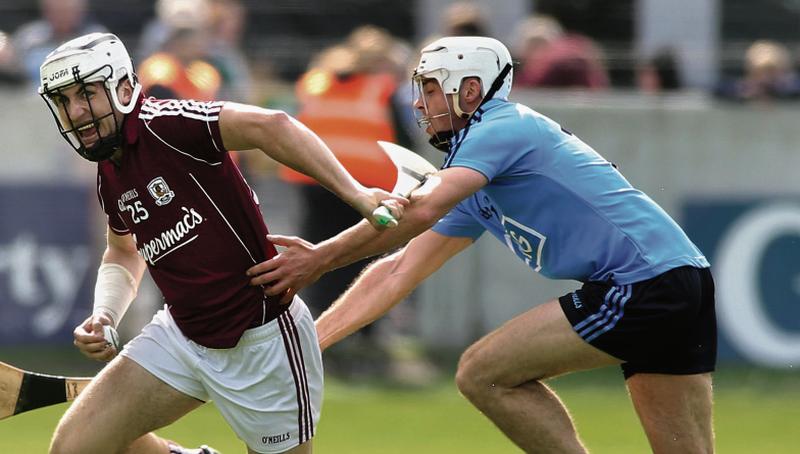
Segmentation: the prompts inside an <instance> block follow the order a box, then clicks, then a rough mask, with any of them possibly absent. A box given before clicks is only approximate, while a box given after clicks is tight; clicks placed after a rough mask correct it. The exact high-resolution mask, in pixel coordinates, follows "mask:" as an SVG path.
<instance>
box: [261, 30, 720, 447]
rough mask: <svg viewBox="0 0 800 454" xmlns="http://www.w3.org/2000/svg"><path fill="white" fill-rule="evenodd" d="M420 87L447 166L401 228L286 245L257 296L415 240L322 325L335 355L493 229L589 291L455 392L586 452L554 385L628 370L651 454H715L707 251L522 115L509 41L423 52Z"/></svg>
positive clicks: (560, 132)
mask: <svg viewBox="0 0 800 454" xmlns="http://www.w3.org/2000/svg"><path fill="white" fill-rule="evenodd" d="M414 81H415V82H416V85H417V87H418V89H419V95H418V98H417V100H416V102H415V107H416V109H417V110H418V112H419V113H420V115H421V122H420V124H421V125H423V126H425V127H426V131H427V133H428V134H429V135H430V136H431V144H433V145H434V146H436V147H437V148H439V149H441V150H443V151H446V152H447V156H446V158H445V160H444V163H443V165H442V168H441V170H440V171H439V172H437V173H436V175H435V176H434V177H433V178H430V179H429V181H428V182H427V183H426V184H425V185H424V186H423V187H422V188H420V189H419V190H418V191H417V192H416V193H415V194H412V197H411V200H412V204H411V205H410V206H409V207H407V208H406V210H405V214H404V215H403V220H402V222H401V223H400V225H399V226H398V227H397V228H395V229H390V230H386V231H383V232H377V231H375V230H374V229H371V228H370V227H369V225H368V224H367V223H366V222H363V223H362V224H359V225H357V226H354V227H353V228H351V229H349V230H347V231H344V232H342V233H341V234H339V235H338V236H336V237H334V238H332V239H330V240H327V241H324V242H322V243H320V244H317V245H312V244H310V243H307V242H305V241H303V240H301V239H298V238H288V237H270V239H271V240H272V241H273V242H275V243H276V244H280V245H283V246H285V247H287V249H286V250H285V251H284V252H283V253H281V254H280V255H279V256H278V257H276V258H273V259H272V260H270V261H267V262H264V263H262V264H260V265H257V266H255V267H253V268H251V269H250V270H249V271H248V273H249V274H251V275H252V276H253V279H252V281H251V283H252V284H254V285H262V284H263V285H267V284H269V283H270V282H272V284H270V287H269V289H268V293H272V294H279V293H280V292H282V291H284V290H286V289H287V288H288V289H290V292H289V294H291V293H292V292H294V291H297V290H298V289H299V288H301V287H303V286H305V285H307V284H308V283H310V282H313V281H314V280H315V279H317V278H318V277H319V276H320V275H321V274H322V273H324V272H326V271H329V270H331V269H335V268H337V267H339V266H343V265H344V264H347V263H350V262H352V261H354V260H356V259H359V258H361V257H364V256H369V255H374V254H378V253H381V252H384V251H387V250H390V249H391V248H393V247H396V246H398V245H401V244H403V243H404V242H405V241H408V240H409V239H411V241H410V242H409V243H408V245H406V246H405V247H404V248H403V249H401V250H400V251H398V252H396V253H394V254H392V255H390V256H388V257H385V258H382V259H380V260H378V261H377V262H375V263H373V264H372V265H371V266H370V267H369V268H368V269H367V271H365V273H364V274H363V275H362V276H361V277H360V278H359V279H358V280H356V282H355V283H354V284H353V285H352V287H351V288H350V289H349V290H348V291H347V292H346V293H345V294H344V295H343V296H342V297H341V298H339V300H337V301H336V302H335V303H334V305H333V306H332V307H331V309H329V310H328V311H327V312H326V313H324V314H323V315H322V316H321V317H320V319H318V320H317V331H318V335H319V339H320V344H321V347H322V348H323V349H325V348H327V347H329V346H330V345H332V344H334V343H335V342H337V341H339V340H341V339H342V338H344V337H345V336H347V335H348V334H350V333H352V332H354V331H355V330H357V329H358V328H359V327H361V326H364V325H365V324H367V323H369V322H371V321H373V320H375V319H376V318H378V317H380V316H381V315H383V314H384V313H386V312H387V311H388V310H389V309H390V308H391V307H392V306H393V305H395V304H396V303H398V302H399V301H401V300H402V299H403V298H404V297H405V296H406V295H408V294H409V293H410V292H411V291H412V290H413V289H414V288H415V287H416V286H417V285H418V284H419V283H420V282H422V281H423V280H424V279H425V278H427V277H428V276H429V275H431V274H432V273H433V272H434V271H436V270H437V269H438V268H440V267H441V266H442V265H443V264H444V263H445V262H446V261H447V260H448V259H450V258H451V257H453V256H454V255H456V254H457V253H458V252H460V251H461V250H463V249H464V248H466V247H468V246H470V245H471V244H472V243H473V242H474V241H475V240H476V239H477V238H478V237H479V236H480V235H481V234H482V233H483V232H484V231H487V230H488V231H489V232H490V233H491V234H492V235H493V236H495V237H497V238H498V239H499V240H500V241H502V242H503V243H505V244H506V245H507V246H508V248H509V249H511V250H512V251H513V252H514V254H516V255H517V256H518V257H519V258H520V259H522V260H523V261H524V263H525V264H526V265H528V266H529V267H531V268H532V269H533V270H534V271H537V272H540V273H541V274H543V275H545V276H547V277H551V278H556V279H575V280H578V281H581V282H582V283H583V285H582V287H581V288H580V289H578V290H576V291H574V292H570V293H569V294H567V295H564V296H562V297H561V298H558V299H554V300H551V301H548V302H546V303H544V304H541V305H538V306H536V307H534V308H533V309H531V310H529V311H528V312H526V313H524V314H522V315H520V316H518V317H516V318H514V319H513V320H511V321H510V322H508V323H506V324H505V325H503V326H502V327H500V328H499V329H497V330H496V331H494V332H492V333H490V334H489V335H487V336H486V337H484V338H482V339H480V340H479V341H477V342H476V343H475V344H473V345H472V346H471V347H470V348H469V349H468V350H467V351H466V352H465V353H464V354H463V356H462V358H461V361H460V363H459V367H458V372H457V375H456V382H457V384H458V387H459V389H460V390H461V392H462V393H463V394H464V395H465V396H466V397H467V398H468V399H469V400H470V401H471V402H472V403H473V404H474V405H475V406H476V407H478V408H479V409H480V410H481V411H482V412H483V413H484V414H485V415H486V416H488V417H489V418H490V419H491V420H492V421H493V422H494V423H495V424H496V425H497V426H498V428H500V430H502V431H503V432H504V433H505V434H506V435H507V436H508V437H509V438H510V439H511V440H512V441H513V442H514V443H516V444H517V445H518V446H519V447H520V448H522V449H523V450H525V451H526V452H553V453H581V452H586V449H585V448H584V446H583V444H582V443H581V441H580V439H579V437H578V435H577V433H576V431H575V427H574V426H573V424H572V421H571V419H570V416H569V414H568V412H567V410H566V408H565V407H564V405H563V404H562V403H561V402H560V401H559V399H558V397H557V396H556V395H555V394H554V393H553V391H552V390H551V389H550V388H548V386H547V385H545V384H544V383H543V380H545V379H548V378H551V377H554V376H557V375H561V374H565V373H569V372H573V371H577V370H584V369H592V368H597V367H601V366H607V365H614V364H619V365H621V367H622V370H623V373H624V376H625V379H626V384H627V387H628V389H629V391H630V395H631V399H632V401H633V403H634V406H635V408H636V412H637V414H638V416H639V418H640V420H641V423H642V426H643V428H644V430H645V432H646V434H647V437H648V440H649V441H650V444H651V447H652V449H653V451H654V452H659V453H690V452H691V453H710V452H712V451H713V447H714V442H713V430H712V391H711V372H712V371H713V370H714V367H715V363H716V319H715V313H714V284H713V279H712V276H711V273H710V271H709V264H708V262H707V261H706V259H705V257H703V254H702V253H701V252H700V251H699V250H698V249H697V247H695V245H694V244H692V242H691V241H690V240H689V239H688V238H687V236H686V234H685V233H684V232H683V231H682V230H681V228H680V227H679V226H678V225H677V224H676V223H675V222H674V221H673V220H672V219H671V218H670V217H669V215H668V214H667V213H665V212H664V210H662V209H661V208H660V207H659V206H658V205H657V204H656V203H655V202H653V201H652V200H651V199H650V198H649V197H647V195H645V194H644V193H642V192H641V191H639V190H637V189H636V188H634V187H632V186H631V185H630V183H628V181H627V180H626V179H625V178H624V177H623V176H622V175H621V174H620V173H619V172H618V171H617V169H616V168H615V167H614V166H613V165H612V164H611V163H609V162H608V161H606V160H605V159H604V158H603V157H602V156H600V155H599V154H598V153H597V152H595V151H594V150H593V149H592V148H591V147H589V146H588V145H587V144H585V143H584V142H582V141H581V140H580V139H578V138H577V137H576V136H575V135H573V134H572V133H571V132H569V131H568V130H567V129H564V128H562V127H561V126H560V125H559V124H558V123H556V122H554V121H553V120H551V119H549V118H547V117H545V116H543V115H541V114H539V113H537V112H536V111H534V110H532V109H530V108H529V107H526V106H523V105H520V104H516V103H512V102H510V101H508V94H509V92H510V90H511V83H512V71H511V58H510V55H509V53H508V50H507V49H506V47H505V46H504V45H503V44H502V43H500V42H499V41H497V40H494V39H491V38H483V37H448V38H442V39H440V40H437V41H435V42H434V43H432V44H430V45H428V46H427V47H425V48H424V49H423V50H422V55H421V58H420V62H419V65H418V66H417V68H416V70H415V74H414ZM412 238H413V239H412ZM287 298H288V296H287Z"/></svg>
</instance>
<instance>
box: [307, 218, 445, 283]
mask: <svg viewBox="0 0 800 454" xmlns="http://www.w3.org/2000/svg"><path fill="white" fill-rule="evenodd" d="M434 223H436V218H434V217H433V216H426V215H425V214H424V213H422V212H420V210H419V209H414V208H413V207H412V208H410V209H409V210H408V211H406V214H405V215H404V217H403V221H402V222H401V223H400V224H399V225H398V226H397V227H395V228H393V229H389V230H383V231H380V232H379V231H376V230H375V229H373V228H371V227H370V225H369V224H368V223H367V222H366V221H361V222H360V223H358V224H356V225H355V226H353V227H351V228H349V229H347V230H345V231H343V232H341V233H339V234H338V235H336V236H334V237H332V238H329V239H327V240H325V241H323V242H321V243H319V244H318V245H317V247H318V248H319V250H320V252H319V257H320V258H321V259H322V263H323V264H324V267H325V272H328V271H331V270H335V269H337V268H341V267H343V266H347V265H349V264H351V263H355V262H357V261H359V260H361V259H364V258H368V257H373V256H376V255H380V254H383V253H385V252H388V251H391V250H394V249H396V248H398V247H400V246H402V245H403V244H405V243H407V242H408V241H409V240H410V239H411V238H414V237H415V236H417V235H419V234H420V233H422V232H424V231H425V230H428V229H429V228H430V227H431V226H432V225H433V224H434Z"/></svg>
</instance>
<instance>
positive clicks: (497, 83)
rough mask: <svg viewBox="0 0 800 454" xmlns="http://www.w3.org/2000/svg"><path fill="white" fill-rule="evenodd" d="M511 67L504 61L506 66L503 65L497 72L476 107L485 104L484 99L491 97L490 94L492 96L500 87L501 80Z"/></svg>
mask: <svg viewBox="0 0 800 454" xmlns="http://www.w3.org/2000/svg"><path fill="white" fill-rule="evenodd" d="M511 68H512V66H511V64H510V63H506V66H505V67H503V69H502V70H501V71H500V74H498V75H497V77H495V79H494V82H492V86H491V87H490V88H489V91H487V92H486V96H484V97H483V101H481V103H480V105H479V106H478V109H480V108H481V106H483V105H484V104H486V101H488V100H490V99H492V96H494V94H495V93H497V90H499V89H500V87H502V86H503V81H504V80H505V78H506V76H507V75H508V73H509V72H510V71H511ZM476 110H477V109H476Z"/></svg>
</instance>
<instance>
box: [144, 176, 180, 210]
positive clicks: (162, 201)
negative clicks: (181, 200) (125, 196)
mask: <svg viewBox="0 0 800 454" xmlns="http://www.w3.org/2000/svg"><path fill="white" fill-rule="evenodd" d="M147 190H148V191H150V195H152V196H153V198H154V199H156V205H158V206H164V205H166V204H168V203H170V202H171V201H172V199H173V198H175V193H174V192H172V191H171V190H170V189H169V186H168V185H167V182H166V181H164V178H163V177H155V178H153V180H152V181H150V183H148V184H147Z"/></svg>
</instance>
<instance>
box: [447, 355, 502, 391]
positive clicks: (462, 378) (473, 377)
mask: <svg viewBox="0 0 800 454" xmlns="http://www.w3.org/2000/svg"><path fill="white" fill-rule="evenodd" d="M487 372H488V370H487V368H484V367H480V365H479V360H478V357H477V355H476V354H475V352H473V351H472V350H471V349H468V350H467V351H466V352H464V354H463V355H461V359H460V360H459V361H458V369H457V370H456V386H457V387H458V390H459V391H460V392H461V394H463V395H464V396H465V397H466V398H467V399H469V400H470V401H473V402H474V401H475V400H477V399H480V398H481V396H483V395H485V394H488V393H489V392H490V391H491V389H492V387H493V385H494V384H493V383H492V379H491V377H490V376H489V374H488V373H487Z"/></svg>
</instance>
